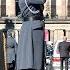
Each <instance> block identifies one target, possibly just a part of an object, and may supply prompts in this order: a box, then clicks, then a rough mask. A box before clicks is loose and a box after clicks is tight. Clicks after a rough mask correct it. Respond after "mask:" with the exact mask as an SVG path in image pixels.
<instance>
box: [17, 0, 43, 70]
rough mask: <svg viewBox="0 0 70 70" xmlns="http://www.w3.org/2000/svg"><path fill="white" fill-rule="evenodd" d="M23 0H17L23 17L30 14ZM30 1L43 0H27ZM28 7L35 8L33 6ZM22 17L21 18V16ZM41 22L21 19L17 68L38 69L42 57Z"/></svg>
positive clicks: (41, 1)
mask: <svg viewBox="0 0 70 70" xmlns="http://www.w3.org/2000/svg"><path fill="white" fill-rule="evenodd" d="M24 1H25V0H19V7H20V10H21V14H23V16H24V17H26V16H27V15H32V13H31V12H30V11H29V10H28V9H27V7H26V5H25V2H24ZM27 1H28V2H32V3H34V2H35V3H38V2H39V3H42V4H43V3H44V0H27ZM30 8H31V9H32V10H33V9H34V10H35V8H34V7H32V6H30ZM22 19H23V18H22ZM42 27H43V22H42V21H40V20H34V21H22V27H21V30H20V36H19V42H18V49H17V70H20V69H28V68H33V69H36V70H40V69H41V67H42V57H43V55H42V54H43V29H42Z"/></svg>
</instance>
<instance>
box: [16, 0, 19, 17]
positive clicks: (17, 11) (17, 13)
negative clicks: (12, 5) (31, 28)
mask: <svg viewBox="0 0 70 70" xmlns="http://www.w3.org/2000/svg"><path fill="white" fill-rule="evenodd" d="M19 13H20V9H19V5H18V0H16V16H17V15H19Z"/></svg>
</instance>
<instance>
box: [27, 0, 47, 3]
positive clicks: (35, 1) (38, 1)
mask: <svg viewBox="0 0 70 70" xmlns="http://www.w3.org/2000/svg"><path fill="white" fill-rule="evenodd" d="M28 1H29V2H30V3H31V4H44V3H45V1H46V0H28Z"/></svg>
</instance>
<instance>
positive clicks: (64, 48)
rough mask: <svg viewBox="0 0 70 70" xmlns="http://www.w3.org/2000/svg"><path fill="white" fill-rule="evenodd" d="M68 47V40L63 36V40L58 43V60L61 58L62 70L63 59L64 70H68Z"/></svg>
mask: <svg viewBox="0 0 70 70" xmlns="http://www.w3.org/2000/svg"><path fill="white" fill-rule="evenodd" d="M69 49H70V42H67V37H66V36H64V40H63V42H60V43H59V52H60V60H61V65H60V66H61V67H60V69H61V70H63V62H64V61H65V70H68V58H69Z"/></svg>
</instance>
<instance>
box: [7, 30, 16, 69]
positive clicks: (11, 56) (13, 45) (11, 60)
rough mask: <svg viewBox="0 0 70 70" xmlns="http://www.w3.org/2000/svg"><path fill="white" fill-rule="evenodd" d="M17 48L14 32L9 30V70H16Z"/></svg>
mask: <svg viewBox="0 0 70 70" xmlns="http://www.w3.org/2000/svg"><path fill="white" fill-rule="evenodd" d="M16 46H17V43H16V41H15V39H14V37H13V30H12V29H8V31H7V48H6V50H7V66H8V70H14V69H15V61H16V60H15V59H16V57H15V55H16Z"/></svg>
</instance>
